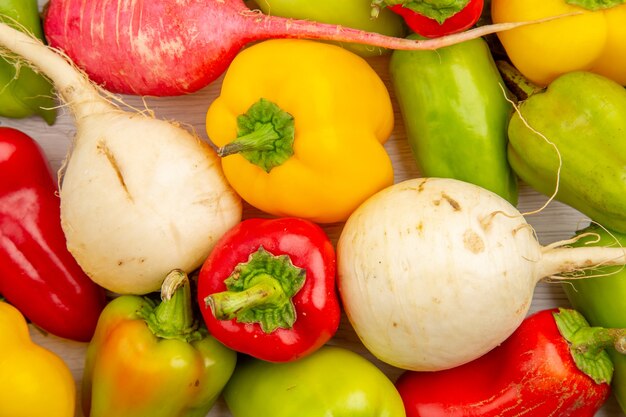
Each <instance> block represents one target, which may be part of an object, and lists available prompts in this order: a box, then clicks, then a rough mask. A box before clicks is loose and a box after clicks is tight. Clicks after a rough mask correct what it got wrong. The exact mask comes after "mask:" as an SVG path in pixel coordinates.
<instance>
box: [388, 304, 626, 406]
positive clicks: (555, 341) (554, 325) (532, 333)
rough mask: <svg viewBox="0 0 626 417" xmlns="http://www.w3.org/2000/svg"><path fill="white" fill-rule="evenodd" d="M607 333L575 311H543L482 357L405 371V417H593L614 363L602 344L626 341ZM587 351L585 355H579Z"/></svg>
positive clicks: (399, 383)
mask: <svg viewBox="0 0 626 417" xmlns="http://www.w3.org/2000/svg"><path fill="white" fill-rule="evenodd" d="M609 333H610V331H608V330H607V329H603V328H591V327H589V325H588V324H587V322H586V321H585V319H584V317H583V316H582V315H580V314H579V313H578V312H576V311H574V310H571V309H567V310H564V309H561V310H556V309H554V310H542V311H539V312H537V313H535V314H533V315H531V316H529V317H527V318H526V319H525V320H524V321H523V322H522V324H521V325H520V326H519V328H518V329H517V330H516V331H515V332H514V333H513V334H512V335H511V336H510V337H509V338H508V339H507V340H506V341H505V342H504V343H502V344H501V345H500V346H498V347H496V348H495V349H493V350H492V351H491V352H489V353H487V354H485V355H484V356H482V357H480V358H479V359H476V360H474V361H472V362H469V363H467V364H465V365H461V366H459V367H456V368H451V369H448V370H444V371H438V372H430V373H428V372H422V373H420V372H414V371H407V372H405V373H403V374H402V375H400V377H399V378H398V380H397V381H396V387H397V389H398V391H399V392H400V395H401V396H402V399H403V402H404V405H405V408H406V411H407V417H418V416H420V417H444V416H445V417H470V416H472V417H479V416H480V417H517V416H522V415H523V416H524V417H546V416H568V417H592V416H593V415H594V414H595V413H596V412H597V411H598V409H599V408H600V407H601V406H602V404H603V403H604V402H605V401H606V399H607V398H608V396H609V393H610V388H609V384H608V383H607V380H610V377H611V371H612V365H611V361H610V359H609V357H608V355H607V353H606V351H605V350H603V348H604V347H606V346H607V345H608V344H609V343H613V342H614V341H616V340H621V342H622V343H623V341H624V336H625V333H624V330H618V331H617V333H616V334H615V335H611V337H609V336H608V335H609ZM609 339H610V340H609ZM585 348H589V351H588V353H587V354H582V353H577V352H576V349H585ZM574 352H576V353H574ZM574 355H577V359H576V360H577V361H578V362H576V360H575V359H574V357H575V356H574ZM579 365H581V366H583V367H584V366H585V365H586V366H587V367H586V368H583V369H585V370H586V372H589V374H587V373H585V371H582V370H581V369H580V368H579V367H578V366H579ZM590 375H593V376H594V377H595V378H598V381H595V380H594V379H592V377H591V376H590Z"/></svg>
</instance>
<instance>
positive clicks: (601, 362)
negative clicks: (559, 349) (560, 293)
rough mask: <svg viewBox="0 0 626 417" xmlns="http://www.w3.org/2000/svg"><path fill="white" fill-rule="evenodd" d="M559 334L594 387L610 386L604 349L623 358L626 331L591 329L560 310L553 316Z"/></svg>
mask: <svg viewBox="0 0 626 417" xmlns="http://www.w3.org/2000/svg"><path fill="white" fill-rule="evenodd" d="M554 320H555V322H556V324H557V327H558V329H559V332H560V333H561V335H562V336H563V338H565V340H567V341H568V342H569V344H570V352H571V354H572V357H573V359H574V362H575V363H576V365H577V366H578V368H579V369H580V370H581V371H583V372H584V373H586V374H587V375H589V376H590V377H591V378H592V379H593V380H594V381H595V382H596V383H598V384H601V383H607V384H610V383H611V378H612V376H613V363H612V362H611V359H610V358H609V356H608V354H607V352H606V349H608V348H614V349H615V350H616V351H617V352H619V353H622V354H626V329H607V328H603V327H591V326H589V323H588V322H587V320H585V318H584V317H583V316H582V314H580V313H579V312H577V311H576V310H572V309H565V308H561V309H559V311H558V312H557V313H555V314H554Z"/></svg>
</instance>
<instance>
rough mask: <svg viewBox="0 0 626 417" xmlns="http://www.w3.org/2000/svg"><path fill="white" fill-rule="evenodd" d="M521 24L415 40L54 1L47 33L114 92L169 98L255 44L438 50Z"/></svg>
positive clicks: (212, 2)
mask: <svg viewBox="0 0 626 417" xmlns="http://www.w3.org/2000/svg"><path fill="white" fill-rule="evenodd" d="M523 24H525V23H511V24H508V23H504V24H499V25H490V26H483V27H480V28H478V29H474V30H472V31H469V32H465V33H461V34H456V35H452V36H449V37H445V38H439V39H432V40H424V41H414V40H407V39H401V38H393V37H388V36H383V35H380V34H376V33H369V32H363V31H359V30H355V29H349V28H344V27H341V26H336V25H327V24H321V23H318V22H312V21H304V20H292V19H286V18H280V17H276V16H268V15H264V14H262V13H261V12H260V11H258V10H256V11H255V10H250V9H249V8H248V7H246V5H245V4H244V2H243V0H150V1H148V0H124V1H109V0H50V2H49V4H48V7H47V10H46V16H45V20H44V29H45V33H46V37H47V39H48V42H49V43H50V45H51V46H53V47H57V48H59V49H62V50H63V51H64V52H65V53H66V54H67V55H68V56H69V57H70V58H71V59H72V60H73V61H74V62H75V63H76V64H77V65H78V66H79V67H81V68H82V69H84V70H85V71H86V72H87V74H88V75H89V76H90V77H91V78H92V80H93V81H95V82H96V83H98V84H101V85H103V86H104V87H105V88H106V89H108V90H109V91H113V92H118V93H128V94H141V95H153V96H170V95H180V94H184V93H190V92H194V91H196V90H198V89H200V88H203V87H204V86H206V85H208V84H209V83H211V82H212V81H214V80H215V79H216V78H218V77H219V76H220V75H221V74H222V73H223V72H224V71H225V70H226V68H227V67H228V65H229V64H230V62H231V61H232V59H233V58H234V57H235V55H236V54H237V52H239V50H241V48H243V47H244V46H245V45H246V44H248V43H250V42H253V41H258V40H263V39H269V38H308V39H323V40H333V41H339V42H352V43H360V44H367V45H373V46H378V47H384V48H389V49H437V48H439V47H442V46H446V45H450V44H454V43H459V42H462V41H464V40H467V39H470V38H476V37H479V36H483V35H485V34H488V33H493V32H497V31H501V30H507V29H512V28H514V27H517V26H520V25H523Z"/></svg>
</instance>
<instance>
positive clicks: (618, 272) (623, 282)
mask: <svg viewBox="0 0 626 417" xmlns="http://www.w3.org/2000/svg"><path fill="white" fill-rule="evenodd" d="M585 233H589V234H590V235H589V236H585V237H581V238H580V239H579V240H577V241H576V242H575V243H574V244H572V246H574V247H580V246H589V245H595V246H609V245H614V246H615V245H616V244H617V243H619V245H621V246H623V247H626V234H622V233H618V232H612V231H611V232H609V231H607V230H605V229H603V228H602V227H599V226H597V225H591V226H589V227H587V228H585V229H583V230H580V231H578V232H577V235H579V236H580V235H583V234H585ZM598 237H599V239H598ZM616 239H617V242H616ZM595 275H599V276H596V277H589V276H595ZM585 276H587V278H585ZM562 285H563V289H564V290H565V294H566V295H567V297H568V299H569V301H570V303H571V304H572V306H573V307H574V308H575V309H576V310H578V311H579V312H580V313H582V315H583V316H585V318H586V319H587V321H589V323H590V324H591V325H592V326H601V327H607V328H609V327H610V328H624V327H626V302H625V300H626V269H624V267H622V266H605V267H601V268H594V269H593V270H588V271H584V275H581V274H577V276H576V278H575V279H571V280H567V281H565V282H563V284H562ZM607 352H608V353H609V355H610V356H611V360H612V361H613V365H614V367H615V369H614V374H613V381H612V384H611V385H612V390H613V394H614V396H615V398H616V399H617V402H618V403H619V405H620V407H621V408H622V411H624V412H625V413H626V355H624V354H621V353H619V352H617V351H616V350H615V349H607Z"/></svg>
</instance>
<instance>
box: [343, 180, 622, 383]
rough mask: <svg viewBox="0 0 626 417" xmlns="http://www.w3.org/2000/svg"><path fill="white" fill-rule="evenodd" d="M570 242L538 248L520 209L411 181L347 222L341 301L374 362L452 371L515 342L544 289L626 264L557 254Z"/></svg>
mask: <svg viewBox="0 0 626 417" xmlns="http://www.w3.org/2000/svg"><path fill="white" fill-rule="evenodd" d="M568 242H569V241H567V242H556V243H554V244H552V245H549V246H541V245H540V244H539V242H538V241H537V239H536V236H535V233H534V230H533V229H532V227H531V226H530V225H529V224H528V223H527V222H526V220H525V219H524V217H523V215H522V214H521V213H520V212H519V211H518V210H517V209H516V208H515V207H513V206H512V205H511V204H509V203H508V202H507V201H506V200H504V199H502V198H501V197H499V196H497V195H496V194H494V193H491V192H489V191H487V190H485V189H483V188H481V187H478V186H476V185H473V184H469V183H465V182H462V181H458V180H453V179H438V178H420V179H413V180H407V181H404V182H401V183H397V184H395V185H393V186H391V187H388V188H386V189H384V190H382V191H380V192H379V193H377V194H375V195H374V196H372V197H370V198H369V199H368V200H367V201H366V202H365V203H363V204H362V205H361V206H360V207H359V208H358V209H357V210H356V211H355V212H354V213H353V214H352V215H351V216H350V218H349V219H348V221H347V222H346V224H345V227H344V229H343V231H342V233H341V235H340V237H339V241H338V246H337V262H338V283H339V291H340V294H341V298H342V301H343V306H344V308H345V311H346V314H347V316H348V318H349V320H350V323H351V324H352V326H353V328H354V330H355V331H356V333H357V335H358V336H359V338H360V339H361V341H362V342H363V344H364V345H365V346H366V348H367V349H368V350H369V351H370V352H371V353H372V354H373V355H374V356H376V357H377V358H379V359H380V360H382V361H383V362H386V363H388V364H391V365H393V366H396V367H398V368H402V369H410V370H416V371H437V370H443V369H448V368H452V367H455V366H458V365H461V364H463V363H466V362H469V361H472V360H474V359H476V358H478V357H480V356H482V355H483V354H485V353H487V352H488V351H490V350H491V349H493V348H494V347H496V346H498V345H499V344H500V343H502V342H503V341H504V340H505V339H506V338H507V337H509V336H510V335H511V333H512V332H513V331H514V330H515V329H516V328H517V327H518V326H519V325H520V323H521V322H522V320H523V319H524V317H525V316H526V314H527V313H528V310H529V308H530V305H531V301H532V298H533V293H534V290H535V287H536V285H537V284H538V282H539V281H540V280H541V279H543V278H546V277H554V276H557V275H558V274H561V273H567V272H573V271H576V270H580V269H585V268H590V267H593V266H597V265H616V264H624V263H625V262H626V258H625V252H624V250H623V249H622V248H617V247H614V248H602V247H582V248H568V247H561V246H560V244H563V245H567V243H568ZM587 279H593V278H587ZM598 279H601V278H598Z"/></svg>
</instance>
